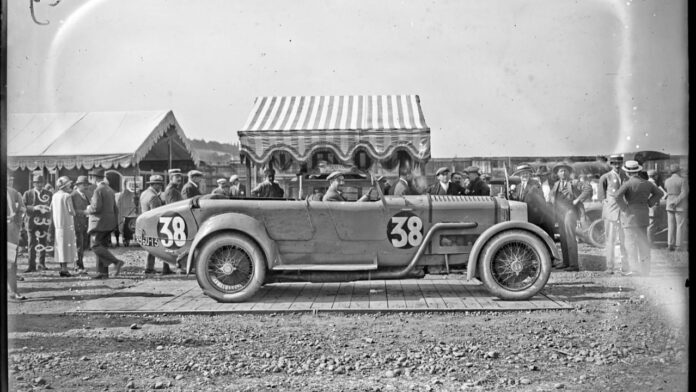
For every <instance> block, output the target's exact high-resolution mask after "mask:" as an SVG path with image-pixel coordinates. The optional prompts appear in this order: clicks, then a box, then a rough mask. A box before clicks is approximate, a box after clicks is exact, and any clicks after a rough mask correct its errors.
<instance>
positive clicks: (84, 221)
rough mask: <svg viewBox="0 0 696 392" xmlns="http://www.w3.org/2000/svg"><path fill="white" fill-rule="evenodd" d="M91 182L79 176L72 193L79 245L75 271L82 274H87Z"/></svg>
mask: <svg viewBox="0 0 696 392" xmlns="http://www.w3.org/2000/svg"><path fill="white" fill-rule="evenodd" d="M88 186H89V181H88V180H87V176H78V177H77V180H76V181H75V189H74V190H73V191H72V193H70V198H71V199H72V202H73V206H74V207H75V243H76V244H77V259H76V260H75V271H77V272H78V273H80V274H82V273H85V264H84V262H83V260H84V254H85V249H86V248H88V247H89V234H87V226H88V224H89V218H88V217H87V211H86V210H87V206H89V201H90V199H89V197H87V187H88Z"/></svg>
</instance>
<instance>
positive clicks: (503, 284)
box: [479, 230, 551, 300]
mask: <svg viewBox="0 0 696 392" xmlns="http://www.w3.org/2000/svg"><path fill="white" fill-rule="evenodd" d="M550 275H551V254H550V252H549V250H548V248H547V247H546V245H545V244H544V242H543V241H542V240H540V239H539V238H538V237H536V236H535V235H534V234H531V233H529V232H526V231H522V230H509V231H505V232H502V233H499V234H496V235H495V236H494V237H493V238H491V239H490V240H488V242H487V243H486V245H485V246H484V247H483V250H482V251H481V254H480V256H479V277H480V278H481V281H482V282H483V285H484V286H485V287H486V289H487V290H488V291H489V292H490V293H491V294H493V295H495V296H496V297H498V298H501V299H505V300H525V299H529V298H531V297H533V296H535V295H536V294H538V293H539V291H541V289H543V288H544V285H546V282H547V281H548V280H549V276H550Z"/></svg>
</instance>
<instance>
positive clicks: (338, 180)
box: [321, 171, 373, 202]
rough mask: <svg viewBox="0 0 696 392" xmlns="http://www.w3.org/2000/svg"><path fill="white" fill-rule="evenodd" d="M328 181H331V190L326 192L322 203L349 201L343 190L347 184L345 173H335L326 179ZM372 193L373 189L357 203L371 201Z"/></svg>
mask: <svg viewBox="0 0 696 392" xmlns="http://www.w3.org/2000/svg"><path fill="white" fill-rule="evenodd" d="M326 180H327V181H329V189H327V190H326V193H325V194H324V196H323V197H322V198H321V201H348V200H346V198H345V197H343V192H342V189H341V188H342V187H343V184H345V176H344V175H343V173H341V172H339V171H335V172H333V173H331V174H329V175H328V177H326ZM372 191H373V189H372V188H370V191H369V192H367V193H366V194H364V195H362V196H361V197H360V198H359V199H358V200H357V201H360V202H362V201H370V194H371V193H372Z"/></svg>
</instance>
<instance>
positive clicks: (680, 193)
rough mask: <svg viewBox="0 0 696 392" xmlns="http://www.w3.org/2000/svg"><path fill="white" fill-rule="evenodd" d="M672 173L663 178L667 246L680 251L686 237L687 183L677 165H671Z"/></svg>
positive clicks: (671, 249)
mask: <svg viewBox="0 0 696 392" xmlns="http://www.w3.org/2000/svg"><path fill="white" fill-rule="evenodd" d="M669 171H670V173H671V174H672V175H671V176H670V177H669V178H668V179H667V180H665V190H666V191H667V248H668V249H669V250H670V251H674V250H677V251H681V250H682V244H683V241H684V239H685V238H686V217H687V213H688V212H687V211H688V202H689V183H688V181H687V180H686V179H685V178H683V177H682V176H681V168H680V167H679V165H676V164H674V165H671V166H670V168H669Z"/></svg>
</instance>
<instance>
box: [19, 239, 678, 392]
mask: <svg viewBox="0 0 696 392" xmlns="http://www.w3.org/2000/svg"><path fill="white" fill-rule="evenodd" d="M115 253H117V254H118V255H119V257H122V258H124V259H126V261H127V264H126V268H125V273H124V276H123V277H121V278H119V279H109V280H107V281H103V283H101V284H100V285H99V286H96V287H93V286H90V288H89V289H84V287H86V285H87V284H88V283H89V282H93V281H89V280H87V279H86V278H85V281H84V285H81V283H80V282H81V281H78V282H77V283H75V282H74V281H73V282H71V283H69V284H67V283H62V282H61V280H60V279H59V278H58V277H57V276H56V275H57V272H56V271H55V270H53V271H49V272H41V273H38V274H29V275H25V276H26V277H27V280H26V281H25V282H20V288H21V287H23V285H24V286H25V287H30V288H28V289H27V290H25V293H26V295H27V297H28V300H27V301H25V302H23V303H21V304H17V303H10V304H8V305H9V306H8V312H9V320H8V322H9V327H10V333H9V336H8V340H9V347H10V351H9V361H8V367H9V372H10V390H16V391H33V390H37V389H38V390H41V389H55V390H61V391H63V390H76V391H101V390H104V391H106V390H137V391H141V390H159V389H163V390H171V391H219V390H225V391H227V390H229V391H263V390H291V391H294V390H303V391H410V390H413V391H440V390H444V391H458V390H515V391H518V390H521V391H550V390H573V391H588V390H610V391H686V390H688V386H687V375H688V368H687V364H688V362H687V360H688V358H687V357H688V355H687V343H688V315H687V306H688V288H685V287H684V286H685V278H686V276H687V274H688V272H687V271H688V269H687V265H688V255H687V254H675V253H668V252H666V251H664V250H655V251H654V253H653V255H654V261H655V268H654V269H653V276H651V277H649V278H635V277H623V276H616V275H612V276H607V275H604V274H602V273H598V272H576V273H573V272H554V273H553V274H552V277H551V280H550V282H549V284H548V285H547V288H546V289H545V290H546V292H547V293H549V294H553V295H555V296H558V297H560V298H562V299H564V300H567V301H568V302H570V303H571V304H572V305H573V306H574V309H573V310H571V311H535V312H514V313H503V312H497V313H496V312H488V313H486V312H468V313H455V314H452V313H392V314H364V315H360V314H345V315H342V314H321V313H320V314H318V315H311V314H269V315H234V314H232V315H221V316H155V315H141V316H128V315H119V316H109V315H81V314H77V315H62V314H42V313H45V312H46V310H48V309H50V310H53V311H61V310H62V309H64V310H67V309H71V308H74V306H75V302H76V301H77V302H79V301H81V300H86V299H90V298H94V297H95V296H104V295H109V294H111V293H115V292H118V290H120V289H122V288H125V287H131V286H133V285H136V284H137V283H138V280H140V279H143V277H142V266H143V264H144V255H143V253H142V251H140V250H139V249H138V248H136V247H130V248H117V249H115ZM580 253H581V257H586V258H587V257H595V258H596V257H598V255H600V251H599V250H597V249H594V248H591V247H589V246H587V245H584V244H581V246H580ZM89 257H93V256H92V255H91V253H90V255H89ZM89 257H88V259H87V261H86V264H87V265H94V261H93V258H92V259H90V258H89ZM22 262H23V260H22V259H20V268H21V267H22V266H24V265H23V264H21V263H22ZM49 267H52V268H54V269H55V267H57V266H56V265H52V264H51V263H50V262H49ZM158 267H159V266H158ZM67 286H70V287H67Z"/></svg>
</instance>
